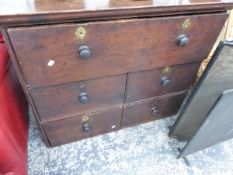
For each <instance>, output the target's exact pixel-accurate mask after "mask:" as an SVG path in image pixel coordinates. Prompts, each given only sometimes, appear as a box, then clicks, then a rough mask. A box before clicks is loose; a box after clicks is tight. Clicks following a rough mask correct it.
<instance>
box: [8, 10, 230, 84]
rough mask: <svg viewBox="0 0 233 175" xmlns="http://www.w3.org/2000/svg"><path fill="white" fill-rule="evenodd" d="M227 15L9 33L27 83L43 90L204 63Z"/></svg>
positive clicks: (69, 25)
mask: <svg viewBox="0 0 233 175" xmlns="http://www.w3.org/2000/svg"><path fill="white" fill-rule="evenodd" d="M226 17H227V14H226V13H219V14H208V15H192V16H179V17H164V18H144V19H132V20H118V21H102V22H90V23H83V24H60V25H47V26H39V27H21V28H12V29H9V30H8V33H9V36H10V39H11V42H12V44H13V47H14V49H15V52H16V56H17V59H18V65H19V66H20V68H21V71H22V73H23V76H24V79H25V81H26V83H27V84H29V85H30V86H31V87H40V86H46V85H51V84H59V83H65V82H71V81H80V80H85V79H90V78H97V77H104V76H109V75H117V74H124V73H127V72H135V71H141V70H145V69H153V68H161V67H165V66H167V65H175V64H183V63H188V62H194V61H200V60H202V59H204V58H206V57H207V56H208V53H209V52H210V50H211V48H212V46H213V44H214V42H215V40H216V38H217V36H218V34H219V32H220V30H221V28H222V26H223V24H224V22H225V20H226Z"/></svg>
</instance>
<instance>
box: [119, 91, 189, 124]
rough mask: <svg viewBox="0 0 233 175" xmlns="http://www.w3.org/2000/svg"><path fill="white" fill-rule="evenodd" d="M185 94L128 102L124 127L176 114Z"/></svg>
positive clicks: (124, 113)
mask: <svg viewBox="0 0 233 175" xmlns="http://www.w3.org/2000/svg"><path fill="white" fill-rule="evenodd" d="M185 96H186V93H182V94H178V95H169V96H166V97H160V98H154V99H151V100H147V101H144V102H141V103H132V104H128V105H126V106H125V107H124V110H123V127H128V126H132V125H136V124H140V123H145V122H149V121H153V120H158V119H161V118H165V117H168V116H172V115H175V114H176V113H177V112H178V110H179V108H180V105H181V103H182V101H183V100H184V98H185Z"/></svg>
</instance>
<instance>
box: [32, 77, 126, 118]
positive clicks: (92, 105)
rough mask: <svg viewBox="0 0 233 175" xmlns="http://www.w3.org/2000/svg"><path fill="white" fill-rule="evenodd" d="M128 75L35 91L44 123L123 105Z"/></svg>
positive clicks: (35, 99) (33, 94)
mask: <svg viewBox="0 0 233 175" xmlns="http://www.w3.org/2000/svg"><path fill="white" fill-rule="evenodd" d="M125 82H126V75H122V76H115V77H110V78H102V79H95V80H86V81H82V82H74V83H69V84H64V85H58V86H50V87H45V88H39V89H32V90H31V96H32V98H33V102H34V104H35V106H36V109H37V112H38V113H39V115H40V119H41V122H48V121H54V120H58V119H63V118H67V117H71V116H75V115H79V114H85V113H91V112H97V111H100V110H103V109H106V108H110V107H112V106H122V105H123V97H124V90H125Z"/></svg>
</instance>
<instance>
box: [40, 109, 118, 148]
mask: <svg viewBox="0 0 233 175" xmlns="http://www.w3.org/2000/svg"><path fill="white" fill-rule="evenodd" d="M121 112H122V108H114V109H111V110H106V111H102V112H99V113H94V114H88V115H86V116H82V115H81V116H77V117H73V118H69V119H65V120H61V121H56V122H52V123H49V124H46V125H44V127H43V128H44V130H45V132H46V135H47V136H48V139H49V142H50V144H51V146H57V145H61V144H65V143H69V142H72V141H76V140H81V139H84V138H88V137H92V136H96V135H100V134H104V133H108V132H112V131H116V130H118V129H120V128H121V124H120V121H121ZM87 116H88V118H89V120H88V124H90V126H91V130H90V131H88V132H84V131H83V129H82V125H83V117H87Z"/></svg>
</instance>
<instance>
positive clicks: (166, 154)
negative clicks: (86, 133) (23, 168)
mask: <svg viewBox="0 0 233 175" xmlns="http://www.w3.org/2000/svg"><path fill="white" fill-rule="evenodd" d="M174 120H175V117H172V118H167V119H164V120H159V121H154V122H151V123H147V124H143V125H139V126H137V127H132V128H127V129H123V130H120V131H117V132H114V133H110V134H106V135H102V136H98V137H94V138H91V139H86V140H82V141H78V142H74V143H71V144H66V145H64V146H59V147H55V148H47V147H46V146H45V144H44V142H43V140H42V138H41V135H40V132H39V130H38V127H37V125H36V123H35V119H34V117H33V116H32V115H31V119H30V129H29V143H28V154H29V155H28V174H29V175H60V174H61V175H63V174H64V175H232V174H233V140H230V141H227V142H224V143H222V144H219V145H216V146H214V147H211V148H209V149H206V150H204V151H201V152H198V153H195V154H193V155H191V156H189V157H188V158H189V160H190V161H191V164H192V166H191V167H187V166H186V164H185V163H184V161H183V159H176V156H177V154H178V151H177V148H178V147H182V146H183V145H184V143H179V142H178V141H177V140H175V139H171V138H169V137H168V136H167V133H168V126H169V125H171V124H172V123H173V121H174Z"/></svg>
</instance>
